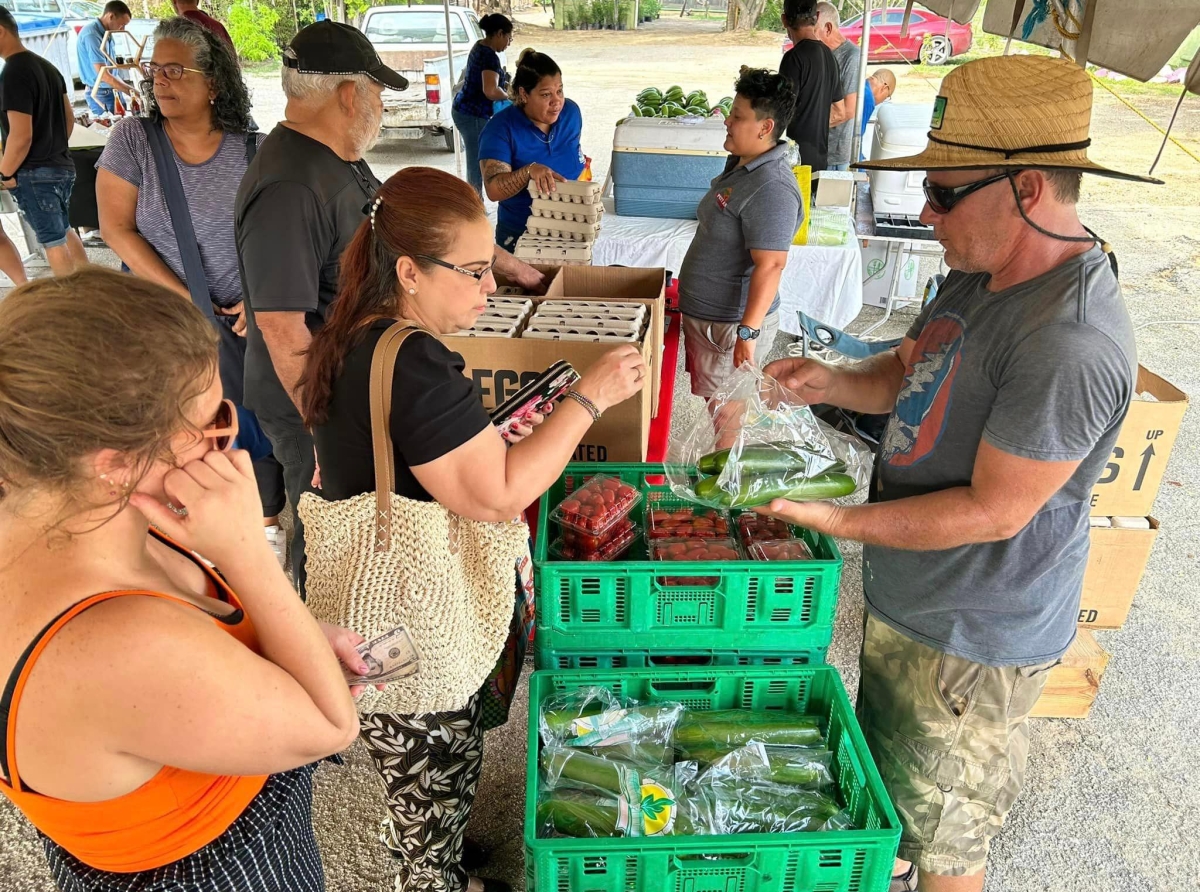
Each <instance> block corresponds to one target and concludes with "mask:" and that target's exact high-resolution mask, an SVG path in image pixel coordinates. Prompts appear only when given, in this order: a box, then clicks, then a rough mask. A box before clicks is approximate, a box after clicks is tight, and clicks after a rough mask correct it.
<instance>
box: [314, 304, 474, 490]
mask: <svg viewBox="0 0 1200 892" xmlns="http://www.w3.org/2000/svg"><path fill="white" fill-rule="evenodd" d="M393 324H394V322H393V320H390V319H383V320H380V321H379V322H376V323H375V324H374V325H372V326H371V327H370V328H369V329H367V332H366V334H365V336H364V337H363V340H362V342H361V343H359V344H357V345H356V346H355V347H353V348H352V349H351V350H350V353H349V354H348V355H347V356H346V364H345V366H344V368H343V369H342V374H341V375H340V376H339V377H338V379H337V380H336V381H335V382H334V384H333V398H332V399H331V400H330V403H329V418H328V419H327V420H326V422H325V423H324V424H321V425H318V426H317V427H316V429H315V430H314V431H313V438H314V439H315V440H316V444H317V461H318V462H319V464H320V466H321V494H322V495H323V496H324V497H325V498H327V499H332V500H334V501H337V500H341V499H349V498H353V497H354V496H357V495H360V494H362V493H364V492H374V491H375V464H374V458H373V456H374V452H373V450H372V447H371V397H370V390H371V388H370V381H371V359H372V358H373V356H374V354H375V344H376V343H378V341H379V338H380V337H381V336H382V335H383V333H384V332H385V331H387V330H388V328H390V327H391V326H392V325H393ZM464 366H465V363H464V362H463V358H462V356H461V355H459V354H458V353H454V352H453V351H451V350H450V349H449V348H448V347H447V346H446V345H445V344H443V343H442V342H441V341H439V340H438V339H437V338H433V337H430V336H429V335H427V334H424V333H421V332H418V333H416V334H411V335H409V336H408V340H406V341H405V342H404V344H403V345H402V346H401V347H400V353H399V354H398V355H397V357H396V374H395V377H394V378H393V379H392V417H391V424H390V429H391V433H392V448H393V450H394V452H395V457H396V492H397V493H398V494H400V495H402V496H405V497H407V498H410V499H417V500H419V501H422V502H430V501H433V498H432V497H431V496H430V495H429V493H428V492H426V491H425V488H424V487H423V486H421V484H420V483H418V482H417V478H416V477H414V476H413V474H412V472H411V471H410V470H409V468H411V467H412V466H413V465H423V464H426V463H428V462H431V461H433V460H434V459H437V458H441V457H442V456H443V455H445V454H446V453H448V452H453V451H454V450H455V449H457V448H458V447H459V446H461V445H463V444H464V443H466V442H467V441H469V440H471V439H472V438H473V437H475V436H476V435H478V434H479V432H480V431H482V430H483V429H484V428H486V427H487V426H488V425H490V424H491V423H492V420H491V418H489V417H488V413H487V410H486V409H484V408H483V397H482V395H481V394H480V393H479V388H478V387H477V386H476V385H475V382H473V381H472V380H471V379H470V378H467V377H466V376H465V375H464V374H463V368H464Z"/></svg>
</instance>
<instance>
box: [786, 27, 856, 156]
mask: <svg viewBox="0 0 1200 892" xmlns="http://www.w3.org/2000/svg"><path fill="white" fill-rule="evenodd" d="M779 73H780V74H782V75H783V76H784V77H786V78H787V79H788V80H790V81H791V82H792V86H794V87H795V88H796V109H795V111H794V112H792V123H791V125H790V126H789V127H788V128H787V135H788V136H789V137H790V138H791V139H792V140H794V141H795V143H796V145H797V146H798V147H799V149H800V163H801V164H807V165H809V166H811V167H812V169H813V171H818V170H825V168H826V167H827V166H828V163H829V109H830V107H831V106H832V105H833V103H834V102H836V101H837V100H838V99H840V98H841V96H839V95H838V94H839V92H840V89H841V76H840V75H839V73H838V67H837V59H835V58H834V56H833V53H832V52H831V51H830V49H829V47H827V46H825V44H823V43H821V41H819V40H802V41H800V42H799V43H797V44H796V45H795V46H794V47H792V48H791V49H790V50H788V52H787V53H786V54H785V55H784V57H783V61H782V62H780V63H779Z"/></svg>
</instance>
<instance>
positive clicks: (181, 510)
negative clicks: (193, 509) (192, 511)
mask: <svg viewBox="0 0 1200 892" xmlns="http://www.w3.org/2000/svg"><path fill="white" fill-rule="evenodd" d="M167 507H168V508H170V509H171V510H172V511H174V512H175V514H176V516H177V517H187V516H188V510H187V508H186V507H184V508H178V507H176V506H175V503H174V502H167Z"/></svg>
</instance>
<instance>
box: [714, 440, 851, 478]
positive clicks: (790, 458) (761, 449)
mask: <svg viewBox="0 0 1200 892" xmlns="http://www.w3.org/2000/svg"><path fill="white" fill-rule="evenodd" d="M730 451H731V450H729V449H722V450H720V451H719V452H710V453H709V454H708V455H704V456H701V457H700V461H698V462H696V469H697V470H698V471H699V472H700V473H701V474H720V473H721V472H722V471H723V470H725V465H726V464H727V463H728V462H729V453H730ZM820 457H821V456H820V455H819V453H816V452H813V451H811V450H809V449H805V448H804V447H803V446H797V445H796V444H794V443H762V444H757V443H756V444H751V445H748V446H743V447H742V454H741V456H740V457H739V458H738V468H739V469H741V471H743V472H746V473H751V474H765V473H768V472H770V471H803V470H804V469H805V468H807V467H808V465H809V463H810V462H811V461H812V459H813V458H820ZM842 470H845V468H844V467H843V468H842Z"/></svg>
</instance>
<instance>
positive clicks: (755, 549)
mask: <svg viewBox="0 0 1200 892" xmlns="http://www.w3.org/2000/svg"><path fill="white" fill-rule="evenodd" d="M747 553H748V554H749V555H750V559H751V560H753V561H811V560H812V559H813V553H812V549H810V548H809V547H808V543H807V542H805V541H804V540H803V539H777V540H775V541H766V542H755V543H754V544H753V545H751V546H750V547H749V548H748V549H747Z"/></svg>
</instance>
